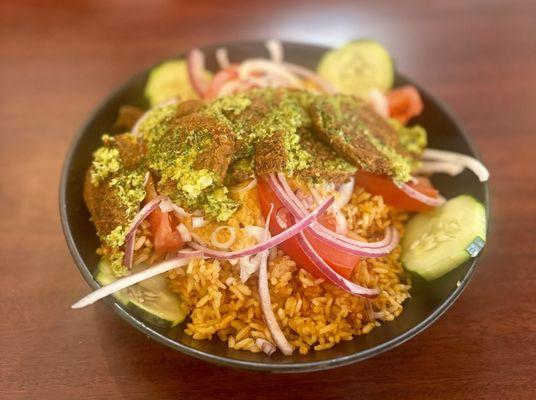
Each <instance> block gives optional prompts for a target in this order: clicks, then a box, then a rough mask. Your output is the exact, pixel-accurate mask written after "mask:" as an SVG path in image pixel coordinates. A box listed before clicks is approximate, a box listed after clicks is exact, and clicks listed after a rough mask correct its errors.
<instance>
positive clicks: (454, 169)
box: [415, 161, 464, 176]
mask: <svg viewBox="0 0 536 400" xmlns="http://www.w3.org/2000/svg"><path fill="white" fill-rule="evenodd" d="M463 170H464V166H463V165H460V164H453V163H451V162H446V161H421V166H420V167H419V168H418V169H417V170H415V173H416V174H437V173H444V174H448V175H450V176H456V175H459V174H460V173H461V172H462V171H463Z"/></svg>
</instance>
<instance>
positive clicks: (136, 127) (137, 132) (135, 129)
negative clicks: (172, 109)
mask: <svg viewBox="0 0 536 400" xmlns="http://www.w3.org/2000/svg"><path fill="white" fill-rule="evenodd" d="M178 102H179V100H178V99H176V98H173V99H169V100H166V101H164V102H163V103H161V104H157V105H156V106H154V107H153V108H150V109H149V110H147V111H145V113H144V114H143V115H142V116H141V117H140V118H138V120H137V121H136V123H135V124H134V126H133V127H132V129H131V134H132V135H133V136H136V137H139V136H140V126H141V125H142V124H143V123H144V122H145V121H146V120H147V118H149V116H150V114H151V112H153V111H154V110H157V109H159V108H162V107H167V106H170V105H172V104H177V103H178Z"/></svg>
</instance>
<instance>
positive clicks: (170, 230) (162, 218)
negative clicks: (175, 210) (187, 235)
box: [145, 177, 184, 253]
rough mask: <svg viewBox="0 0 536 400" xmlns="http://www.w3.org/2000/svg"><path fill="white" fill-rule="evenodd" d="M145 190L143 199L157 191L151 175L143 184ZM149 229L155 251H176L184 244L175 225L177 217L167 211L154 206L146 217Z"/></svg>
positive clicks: (154, 194) (149, 197) (155, 194)
mask: <svg viewBox="0 0 536 400" xmlns="http://www.w3.org/2000/svg"><path fill="white" fill-rule="evenodd" d="M145 190H146V192H147V194H146V197H145V201H146V202H147V201H151V200H152V199H154V198H155V197H156V196H157V195H158V193H157V192H156V188H155V185H154V182H153V179H152V177H149V179H148V180H147V184H146V185H145ZM148 219H149V229H150V231H151V234H152V235H153V244H154V249H155V251H156V252H157V253H167V252H169V251H176V250H179V249H181V248H182V247H183V246H184V241H183V240H182V237H181V235H180V233H179V232H178V231H177V229H176V227H177V225H178V223H179V221H178V219H177V217H176V216H175V215H174V214H172V213H169V212H163V211H162V210H160V208H156V210H154V211H153V212H152V213H151V214H150V215H149V217H148Z"/></svg>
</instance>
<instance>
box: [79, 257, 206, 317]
mask: <svg viewBox="0 0 536 400" xmlns="http://www.w3.org/2000/svg"><path fill="white" fill-rule="evenodd" d="M202 256H203V255H202V253H201V252H200V251H189V252H187V251H183V252H182V253H181V254H180V255H179V256H178V257H175V258H174V259H171V260H168V261H164V262H162V263H160V264H157V265H155V266H153V267H150V268H147V269H146V270H143V271H141V272H138V273H136V274H132V275H129V276H127V277H125V278H121V279H118V280H116V281H114V282H112V283H110V284H109V285H106V286H103V287H101V288H100V289H97V290H95V291H94V292H92V293H90V294H88V295H87V296H85V297H83V298H82V299H80V300H78V301H77V302H76V303H74V304H73V305H72V306H71V308H82V307H85V306H88V305H90V304H93V303H95V302H96V301H97V300H100V299H102V298H104V297H106V296H108V295H110V294H112V293H115V292H117V291H119V290H122V289H125V288H127V287H129V286H132V285H135V284H136V283H138V282H141V281H144V280H146V279H149V278H152V277H153V276H156V275H160V274H162V273H164V272H167V271H170V270H172V269H174V268H179V267H184V266H185V265H188V263H189V262H190V260H191V259H192V258H198V257H202Z"/></svg>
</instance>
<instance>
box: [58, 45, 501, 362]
mask: <svg viewBox="0 0 536 400" xmlns="http://www.w3.org/2000/svg"><path fill="white" fill-rule="evenodd" d="M264 42H265V41H264V40H244V41H231V42H225V43H215V44H207V45H205V46H202V47H200V48H201V50H203V48H205V47H221V46H240V45H259V46H262V45H263V44H264ZM281 43H282V44H283V45H292V46H299V47H313V48H316V49H317V50H323V51H329V50H332V49H333V48H332V47H330V46H326V45H321V44H316V43H308V42H298V41H288V40H281ZM185 54H186V51H182V52H178V53H177V54H176V55H174V56H171V57H167V58H165V59H162V60H160V61H158V62H156V63H154V64H152V65H151V66H149V67H147V68H144V69H143V70H141V71H139V72H138V73H136V74H134V75H132V76H130V77H129V78H128V79H127V80H125V81H124V82H122V83H121V84H120V85H118V86H116V87H115V88H113V89H112V90H111V91H110V92H109V93H108V94H107V95H106V96H105V97H104V98H103V99H102V100H101V101H100V102H99V103H98V104H97V106H96V107H94V108H93V111H92V112H91V113H90V115H89V117H88V118H87V119H86V121H85V123H84V124H83V125H82V127H81V128H80V129H79V130H78V132H77V133H76V135H75V136H74V137H73V138H72V139H71V144H70V146H69V149H68V151H67V153H66V156H65V160H64V162H63V165H62V169H61V177H60V187H59V211H60V220H61V226H62V230H63V234H64V236H65V239H66V242H67V246H68V248H69V252H70V253H71V256H72V258H73V259H74V261H75V263H76V266H77V268H78V270H79V272H80V273H81V274H82V276H83V278H84V279H85V281H86V282H87V283H88V284H89V286H90V287H91V288H92V289H97V288H99V287H100V285H98V283H97V282H96V281H95V279H94V277H93V274H92V273H91V269H90V268H89V267H88V266H87V265H86V263H85V262H84V260H83V259H82V256H81V254H80V252H79V250H78V247H77V245H76V242H75V238H74V236H73V233H72V231H71V227H70V225H69V220H68V216H67V198H66V188H67V184H68V178H69V172H70V168H71V165H72V162H73V157H74V153H75V151H76V148H77V146H78V143H79V142H80V140H81V139H82V137H83V136H85V135H86V131H87V129H88V127H89V125H90V124H91V123H92V121H93V120H94V119H95V118H96V116H97V115H98V114H99V113H101V112H102V110H103V109H104V108H105V106H106V105H107V104H108V103H109V102H110V101H111V100H112V99H113V98H115V97H116V96H117V95H118V94H119V93H120V92H121V91H122V90H123V89H124V88H125V87H128V86H129V85H131V84H132V82H135V81H136V80H137V79H139V77H140V76H143V75H146V74H147V73H148V71H149V70H150V69H152V68H153V67H154V66H156V65H159V64H160V63H162V62H164V61H166V60H171V59H175V58H177V57H182V56H184V55H185ZM396 75H397V76H399V77H402V78H404V80H406V81H408V82H409V83H411V84H413V85H415V86H416V87H417V88H418V89H419V91H420V92H422V93H423V94H424V95H425V96H426V97H428V98H429V99H431V100H432V101H433V102H434V103H435V105H436V106H437V107H438V108H439V109H440V110H441V112H442V113H443V114H445V115H446V116H447V117H448V119H450V120H451V121H452V122H453V123H454V125H456V127H457V129H458V131H459V132H460V134H461V135H462V136H463V139H464V140H465V142H466V143H467V146H468V147H469V149H470V151H471V152H472V153H473V155H474V156H475V157H476V158H477V159H480V158H481V157H480V153H479V152H478V150H477V149H476V146H475V145H474V143H473V141H472V139H471V137H470V136H469V135H468V134H467V132H466V131H465V129H464V128H463V126H462V125H461V124H460V123H459V122H458V119H456V118H455V116H454V113H453V112H452V111H451V110H450V109H449V108H448V107H447V106H446V105H445V104H444V103H443V102H442V101H440V100H438V98H437V97H435V96H433V95H431V94H430V92H428V91H427V90H425V89H423V88H422V87H421V86H420V85H418V84H416V83H415V82H413V81H412V80H411V79H408V78H406V77H405V75H403V74H401V73H399V72H398V71H396ZM483 185H484V203H485V204H484V205H485V208H486V218H487V221H488V224H487V232H486V234H487V237H489V231H490V225H491V224H490V219H489V217H490V208H491V204H490V195H489V184H488V182H483ZM483 251H484V249H483ZM483 251H481V252H480V253H479V254H478V255H477V257H475V258H472V259H471V263H470V265H469V268H468V271H467V273H466V274H465V275H464V277H463V279H462V280H460V281H459V285H458V286H457V287H456V289H454V291H453V292H452V293H451V294H450V295H449V296H448V297H447V298H446V299H445V300H444V301H443V303H441V304H440V305H439V306H438V307H436V308H435V309H434V310H433V311H432V312H431V314H430V315H428V316H427V317H426V318H424V319H423V320H422V321H420V322H419V323H417V324H416V325H415V326H413V327H412V328H410V329H408V330H407V331H405V332H403V333H402V334H400V335H398V336H396V337H395V338H393V339H391V340H388V341H386V342H383V343H381V344H380V345H377V346H374V347H371V348H369V349H366V350H362V351H359V352H356V353H352V354H348V355H344V356H339V357H335V358H333V359H329V360H320V361H310V362H303V363H292V362H289V363H277V364H276V363H271V362H265V361H247V360H239V359H235V358H228V357H225V356H218V355H215V354H212V353H210V352H207V351H203V350H199V349H195V348H193V347H190V346H188V345H186V344H182V343H180V342H178V341H175V340H173V339H171V338H169V337H167V336H165V335H163V334H161V333H160V332H158V331H156V330H154V329H153V328H152V327H151V326H149V325H146V324H145V323H144V322H143V321H141V320H139V319H138V318H136V317H135V316H134V315H132V314H131V313H129V312H128V311H127V310H126V309H124V308H122V307H121V306H120V304H119V302H118V301H117V300H116V299H115V298H114V297H113V296H108V297H106V298H105V299H104V301H105V303H106V304H108V306H110V307H111V308H112V309H113V310H114V312H115V313H116V314H118V315H119V316H120V317H121V318H122V319H123V320H125V321H126V322H128V323H129V324H130V325H131V326H133V327H134V328H136V329H137V330H138V331H140V332H141V333H143V334H145V335H147V336H149V337H150V338H152V339H154V340H156V341H157V342H159V343H161V344H163V345H165V346H168V347H171V348H172V349H174V350H178V351H180V352H181V353H183V354H186V355H190V356H193V357H196V358H198V359H201V360H204V361H208V362H212V363H215V364H219V365H225V366H231V367H237V368H241V369H249V370H257V371H270V372H276V373H300V372H309V371H320V370H326V369H331V368H336V367H341V366H345V365H349V364H352V363H355V362H358V361H363V360H366V359H368V358H370V357H373V356H375V355H378V354H381V353H384V352H386V351H388V350H390V349H393V348H394V347H396V346H399V345H401V344H402V343H404V342H406V341H408V340H409V339H411V338H413V337H414V336H416V335H417V334H419V333H421V332H422V331H423V330H424V329H426V328H427V327H429V326H430V325H432V324H433V323H434V322H435V321H436V320H437V319H438V318H439V317H441V316H442V315H443V314H444V313H445V312H446V311H447V310H448V309H449V308H450V307H451V306H452V304H454V302H455V301H456V300H457V299H458V297H460V295H461V294H462V292H463V291H464V289H465V288H466V286H467V285H468V283H469V282H470V280H471V278H472V277H473V274H474V271H475V269H476V265H477V263H478V260H479V259H480V257H481V255H482V253H483Z"/></svg>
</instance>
